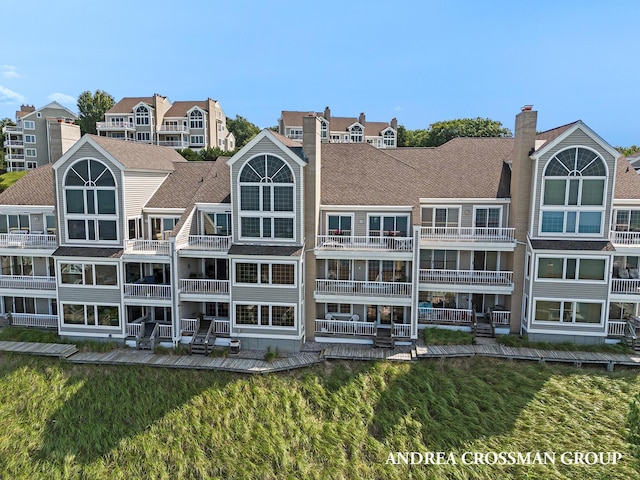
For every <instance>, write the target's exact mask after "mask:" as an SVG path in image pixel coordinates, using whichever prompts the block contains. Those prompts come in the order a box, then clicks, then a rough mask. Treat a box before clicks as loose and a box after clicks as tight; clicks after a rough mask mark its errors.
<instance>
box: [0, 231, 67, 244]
mask: <svg viewBox="0 0 640 480" xmlns="http://www.w3.org/2000/svg"><path fill="white" fill-rule="evenodd" d="M18 232H24V233H18ZM27 232H28V231H27V230H16V231H14V232H12V233H0V248H6V247H9V248H56V246H57V241H56V236H55V235H45V234H43V233H27Z"/></svg>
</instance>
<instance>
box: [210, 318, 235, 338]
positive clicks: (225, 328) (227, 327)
mask: <svg viewBox="0 0 640 480" xmlns="http://www.w3.org/2000/svg"><path fill="white" fill-rule="evenodd" d="M213 323H214V326H213V328H214V329H215V334H216V335H229V334H230V333H231V320H222V319H219V318H216V319H215V320H214V321H213Z"/></svg>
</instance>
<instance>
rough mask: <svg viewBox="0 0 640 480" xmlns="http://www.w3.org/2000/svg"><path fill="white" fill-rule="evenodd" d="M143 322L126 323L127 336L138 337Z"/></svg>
mask: <svg viewBox="0 0 640 480" xmlns="http://www.w3.org/2000/svg"><path fill="white" fill-rule="evenodd" d="M143 325H144V324H143V323H127V325H126V332H127V337H138V336H139V335H140V334H141V333H142V326H143Z"/></svg>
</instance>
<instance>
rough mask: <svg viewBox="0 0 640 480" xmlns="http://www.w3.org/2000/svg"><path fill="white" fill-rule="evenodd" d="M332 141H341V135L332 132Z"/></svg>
mask: <svg viewBox="0 0 640 480" xmlns="http://www.w3.org/2000/svg"><path fill="white" fill-rule="evenodd" d="M330 141H331V142H335V143H340V135H335V134H332V135H331V137H330Z"/></svg>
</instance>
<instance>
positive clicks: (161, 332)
mask: <svg viewBox="0 0 640 480" xmlns="http://www.w3.org/2000/svg"><path fill="white" fill-rule="evenodd" d="M158 337H162V338H173V327H172V326H171V324H165V323H159V324H158Z"/></svg>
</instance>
